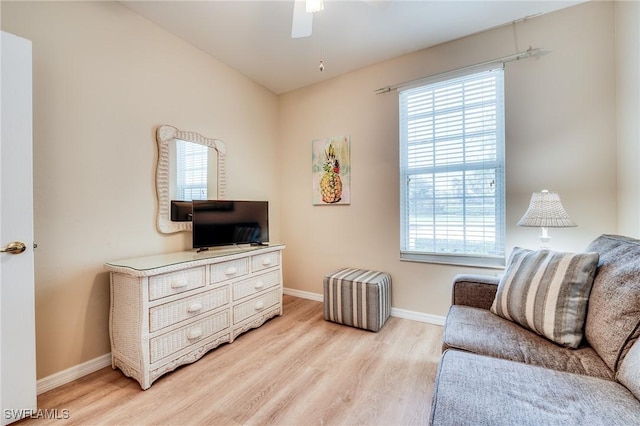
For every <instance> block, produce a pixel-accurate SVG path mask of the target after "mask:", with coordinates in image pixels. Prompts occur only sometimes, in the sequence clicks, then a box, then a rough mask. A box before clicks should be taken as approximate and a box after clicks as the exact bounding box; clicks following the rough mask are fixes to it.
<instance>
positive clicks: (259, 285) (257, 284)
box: [253, 281, 264, 290]
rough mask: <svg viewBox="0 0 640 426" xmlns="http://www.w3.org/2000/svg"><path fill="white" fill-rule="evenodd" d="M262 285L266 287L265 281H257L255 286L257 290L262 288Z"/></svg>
mask: <svg viewBox="0 0 640 426" xmlns="http://www.w3.org/2000/svg"><path fill="white" fill-rule="evenodd" d="M262 287H264V283H263V282H262V281H256V285H254V286H253V288H255V289H256V290H260V289H261V288H262Z"/></svg>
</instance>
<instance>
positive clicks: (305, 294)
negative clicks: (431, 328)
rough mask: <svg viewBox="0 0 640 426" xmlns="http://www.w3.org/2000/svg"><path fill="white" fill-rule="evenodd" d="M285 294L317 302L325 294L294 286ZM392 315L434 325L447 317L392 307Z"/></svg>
mask: <svg viewBox="0 0 640 426" xmlns="http://www.w3.org/2000/svg"><path fill="white" fill-rule="evenodd" d="M283 292H284V294H286V295H288V296H295V297H300V298H301V299H309V300H315V301H316V302H322V301H323V300H324V295H322V294H318V293H311V292H309V291H302V290H296V289H293V288H285V289H284V290H283ZM391 316H392V317H398V318H404V319H409V320H413V321H420V322H426V323H428V324H434V325H444V320H445V317H442V316H439V315H431V314H423V313H421V312H415V311H407V310H405V309H398V308H393V307H392V308H391Z"/></svg>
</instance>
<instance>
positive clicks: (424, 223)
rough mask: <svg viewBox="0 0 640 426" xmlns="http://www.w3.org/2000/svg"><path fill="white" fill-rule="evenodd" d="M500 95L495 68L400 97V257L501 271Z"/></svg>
mask: <svg viewBox="0 0 640 426" xmlns="http://www.w3.org/2000/svg"><path fill="white" fill-rule="evenodd" d="M503 93H504V83H503V70H502V69H501V68H500V69H489V70H483V71H482V72H478V71H477V70H476V71H474V72H473V73H468V74H466V75H460V74H458V75H457V76H455V77H451V76H450V75H449V77H448V78H447V77H446V76H445V77H444V79H443V77H442V76H441V77H440V78H439V79H437V80H433V81H427V84H426V85H422V86H420V87H412V88H406V89H401V90H400V91H399V97H400V204H401V206H400V227H401V232H400V233H401V237H400V240H401V241H400V254H401V258H402V259H405V260H417V261H427V262H436V263H454V264H465V265H478V266H503V265H504V222H505V220H504V217H505V201H504V198H505V197H504V187H505V185H504V96H503Z"/></svg>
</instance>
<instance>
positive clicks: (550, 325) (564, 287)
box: [491, 247, 599, 348]
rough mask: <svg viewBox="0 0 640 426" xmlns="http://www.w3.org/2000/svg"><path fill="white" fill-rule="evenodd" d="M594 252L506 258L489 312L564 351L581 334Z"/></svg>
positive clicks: (518, 253)
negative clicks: (506, 263) (535, 334)
mask: <svg viewBox="0 0 640 426" xmlns="http://www.w3.org/2000/svg"><path fill="white" fill-rule="evenodd" d="M598 259H599V255H598V253H561V252H555V251H551V250H539V251H532V250H527V249H523V248H520V247H516V248H514V249H513V252H512V253H511V256H510V257H509V263H508V266H507V269H506V271H505V274H504V276H503V277H502V278H501V279H500V283H499V284H498V291H497V293H496V297H495V299H494V300H493V304H492V306H491V312H493V313H494V314H496V315H499V316H501V317H503V318H505V319H508V320H510V321H514V322H516V323H518V324H520V325H521V326H523V327H525V328H527V329H529V330H531V331H533V332H535V333H537V334H539V335H541V336H544V337H546V338H547V339H549V340H551V341H553V342H555V343H557V344H559V345H562V346H565V347H569V348H577V347H578V345H580V341H581V340H582V336H583V334H584V322H585V318H586V314H587V303H588V301H589V293H590V292H591V286H592V284H593V277H594V275H595V273H596V268H597V266H598Z"/></svg>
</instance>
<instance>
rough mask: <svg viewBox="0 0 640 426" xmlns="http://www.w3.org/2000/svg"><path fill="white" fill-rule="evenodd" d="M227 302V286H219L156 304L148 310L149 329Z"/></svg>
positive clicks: (183, 318) (159, 328) (177, 320)
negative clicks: (184, 297)
mask: <svg viewBox="0 0 640 426" xmlns="http://www.w3.org/2000/svg"><path fill="white" fill-rule="evenodd" d="M227 303H229V288H228V287H220V288H217V289H215V290H212V291H209V292H205V293H200V294H198V295H197V296H194V297H190V298H188V299H180V300H178V301H175V302H171V303H166V304H164V305H160V306H156V307H154V308H151V309H150V310H149V322H150V325H149V327H150V331H151V332H154V331H157V330H161V329H163V328H165V327H168V326H170V325H173V324H177V323H179V322H180V321H184V320H186V319H188V318H193V317H195V316H198V315H202V314H203V313H205V312H209V311H212V310H214V309H216V308H219V307H221V306H224V305H226V304H227Z"/></svg>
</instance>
